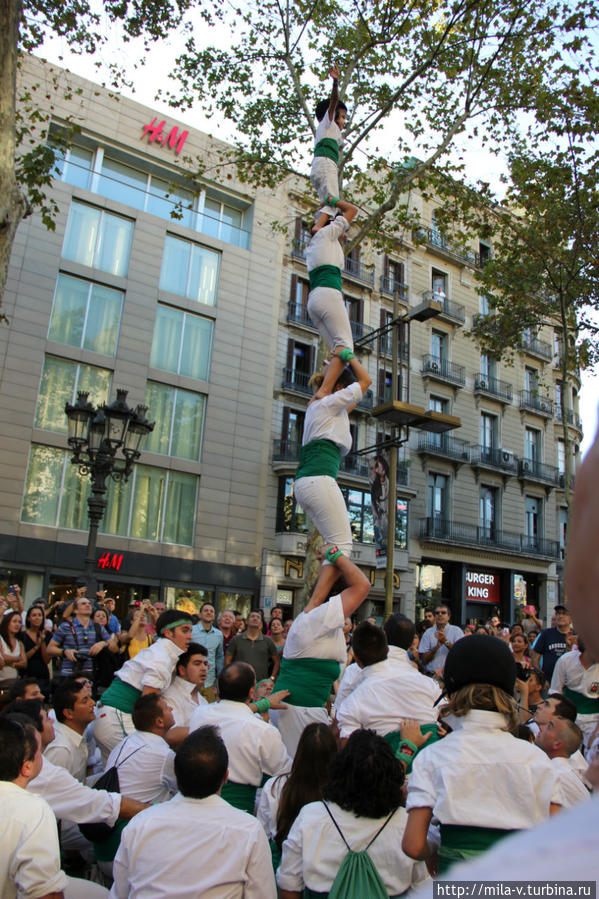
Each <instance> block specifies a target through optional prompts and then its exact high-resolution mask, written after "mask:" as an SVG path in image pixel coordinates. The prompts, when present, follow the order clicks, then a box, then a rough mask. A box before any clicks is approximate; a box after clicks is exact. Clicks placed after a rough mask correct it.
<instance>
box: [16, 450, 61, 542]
mask: <svg viewBox="0 0 599 899" xmlns="http://www.w3.org/2000/svg"><path fill="white" fill-rule="evenodd" d="M63 457H64V453H63V451H62V450H59V449H54V448H52V447H49V446H37V445H34V446H32V447H31V453H30V455H29V466H28V468H27V481H26V485H25V497H24V499H23V509H22V511H21V521H29V522H31V523H33V524H46V525H50V526H51V527H55V526H56V518H57V514H58V497H59V495H60V491H59V489H57V488H59V486H60V482H61V478H62V466H63Z"/></svg>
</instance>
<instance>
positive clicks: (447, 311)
mask: <svg viewBox="0 0 599 899" xmlns="http://www.w3.org/2000/svg"><path fill="white" fill-rule="evenodd" d="M422 299H423V300H427V301H429V302H430V301H431V300H434V301H435V302H436V303H441V309H442V311H441V314H440V315H439V318H446V319H450V320H451V321H452V322H459V323H460V324H461V325H463V324H464V322H465V321H466V307H465V306H462V305H461V304H460V303H454V302H452V301H451V300H450V299H449V298H448V297H447V296H446V295H445V294H443V293H437V292H436V291H433V290H424V291H423V292H422Z"/></svg>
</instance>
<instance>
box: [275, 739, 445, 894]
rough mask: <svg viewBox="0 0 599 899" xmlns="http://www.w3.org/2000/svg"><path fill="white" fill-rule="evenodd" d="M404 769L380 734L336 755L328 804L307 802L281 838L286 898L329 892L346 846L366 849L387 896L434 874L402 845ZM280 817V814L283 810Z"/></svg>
mask: <svg viewBox="0 0 599 899" xmlns="http://www.w3.org/2000/svg"><path fill="white" fill-rule="evenodd" d="M403 782H404V769H403V766H402V764H401V763H400V762H399V761H398V760H397V759H396V758H395V755H394V753H393V750H392V749H391V747H390V746H389V745H388V744H387V743H386V742H385V740H384V739H383V738H382V737H379V736H377V734H375V733H374V731H370V730H357V731H354V733H353V734H352V735H351V737H350V738H349V740H348V741H347V743H346V745H345V747H344V748H343V749H342V750H341V751H340V752H339V753H338V755H337V756H336V757H335V758H334V759H333V762H332V766H331V773H330V778H329V781H328V783H327V785H326V786H325V788H324V793H323V799H322V801H313V802H310V803H308V804H306V805H304V806H303V808H302V809H301V811H300V812H299V815H298V816H297V818H296V820H295V822H294V823H293V824H292V826H291V828H290V830H289V833H288V835H287V838H286V839H285V841H284V842H283V854H282V859H281V866H280V868H279V870H278V872H277V883H278V886H279V889H280V897H281V899H296V897H299V896H301V895H302V891H303V895H304V896H305V897H313V896H317V895H327V894H328V893H329V891H330V890H331V887H332V886H333V883H334V881H335V878H336V877H337V874H338V872H339V869H340V867H341V865H342V863H343V860H344V857H345V855H346V852H347V851H348V850H351V851H353V852H363V851H365V850H366V851H367V853H368V856H369V857H370V860H371V862H372V864H373V865H374V867H375V869H376V871H377V873H378V876H379V877H380V879H381V880H382V882H383V885H384V887H385V889H386V890H387V893H388V894H389V896H398V895H400V894H401V893H405V892H406V891H407V890H408V889H409V888H410V887H411V886H413V885H415V884H417V883H419V882H421V881H423V880H427V879H428V874H427V871H426V867H425V865H423V864H421V863H415V862H413V861H412V860H411V859H409V858H408V857H407V856H406V855H405V854H404V853H403V852H402V851H401V849H400V848H399V847H400V845H401V839H402V836H403V833H404V829H405V826H406V817H407V816H406V812H405V809H403V808H402V807H401V802H402V786H403ZM279 814H280V812H279Z"/></svg>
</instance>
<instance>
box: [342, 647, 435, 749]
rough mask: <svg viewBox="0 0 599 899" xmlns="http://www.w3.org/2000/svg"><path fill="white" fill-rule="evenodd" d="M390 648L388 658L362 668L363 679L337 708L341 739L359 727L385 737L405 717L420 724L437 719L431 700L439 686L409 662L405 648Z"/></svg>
mask: <svg viewBox="0 0 599 899" xmlns="http://www.w3.org/2000/svg"><path fill="white" fill-rule="evenodd" d="M393 649H394V650H395V652H394V653H393V655H392V656H391V657H390V658H387V659H385V661H384V662H377V663H376V664H374V665H368V666H367V667H366V668H364V669H363V671H364V677H363V679H362V681H361V682H360V683H359V684H358V686H357V687H356V689H355V690H354V691H353V693H351V694H350V696H348V697H347V699H346V700H345V701H344V702H343V703H342V704H341V705H340V706H339V707H338V709H337V721H338V722H339V728H340V736H341V737H342V738H345V737H349V736H350V734H352V733H353V732H354V731H355V730H359V729H360V728H367V729H371V730H374V731H375V732H376V733H377V734H378V735H379V736H380V737H384V736H386V735H387V734H390V733H393V732H394V731H397V730H399V725H400V722H401V721H402V719H404V718H413V719H414V720H415V721H418V722H419V723H420V724H431V723H432V722H434V721H436V720H437V713H436V710H435V709H434V703H435V702H436V701H437V699H438V698H439V694H440V692H441V690H440V689H439V686H438V685H437V684H436V683H435V682H434V681H433V680H432V678H430V677H426V676H425V675H424V674H420V672H419V671H417V670H416V669H415V668H413V667H412V665H410V663H409V662H408V660H407V659H408V657H407V653H406V652H405V650H403V649H398V647H393ZM398 653H403V654H404V656H405V661H404V660H403V659H401V658H398Z"/></svg>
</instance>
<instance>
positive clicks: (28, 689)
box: [8, 677, 44, 702]
mask: <svg viewBox="0 0 599 899" xmlns="http://www.w3.org/2000/svg"><path fill="white" fill-rule="evenodd" d="M17 699H39V700H40V702H44V694H43V693H42V691H41V690H40V685H39V684H38V682H37V681H36V679H35V678H34V677H19V678H17V680H16V681H15V682H14V684H13V685H12V687H11V688H10V693H9V695H8V701H9V702H15V701H16V700H17Z"/></svg>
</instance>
